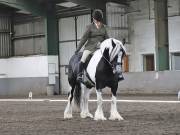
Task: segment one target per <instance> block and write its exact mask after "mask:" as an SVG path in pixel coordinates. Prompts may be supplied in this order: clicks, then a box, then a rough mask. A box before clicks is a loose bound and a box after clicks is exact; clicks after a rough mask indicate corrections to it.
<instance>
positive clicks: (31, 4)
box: [0, 0, 45, 16]
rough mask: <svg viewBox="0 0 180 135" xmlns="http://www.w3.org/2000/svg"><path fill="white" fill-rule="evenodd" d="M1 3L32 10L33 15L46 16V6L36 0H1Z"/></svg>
mask: <svg viewBox="0 0 180 135" xmlns="http://www.w3.org/2000/svg"><path fill="white" fill-rule="evenodd" d="M0 3H2V4H4V5H8V6H10V7H13V8H17V9H20V10H24V11H28V12H31V13H32V14H33V15H38V16H45V8H43V7H41V5H40V4H39V3H38V2H37V1H34V0H0Z"/></svg>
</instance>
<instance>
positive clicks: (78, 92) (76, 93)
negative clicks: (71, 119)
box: [74, 82, 81, 108]
mask: <svg viewBox="0 0 180 135" xmlns="http://www.w3.org/2000/svg"><path fill="white" fill-rule="evenodd" d="M74 103H75V104H76V106H77V107H78V108H80V103H81V84H80V83H79V82H77V83H76V87H75V91H74Z"/></svg>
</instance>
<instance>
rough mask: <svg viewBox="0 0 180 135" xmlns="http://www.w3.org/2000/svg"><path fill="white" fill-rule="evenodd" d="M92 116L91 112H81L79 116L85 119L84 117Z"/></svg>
mask: <svg viewBox="0 0 180 135" xmlns="http://www.w3.org/2000/svg"><path fill="white" fill-rule="evenodd" d="M88 117H89V118H93V115H92V114H91V113H81V118H83V119H85V118H88Z"/></svg>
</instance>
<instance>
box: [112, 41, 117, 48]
mask: <svg viewBox="0 0 180 135" xmlns="http://www.w3.org/2000/svg"><path fill="white" fill-rule="evenodd" d="M115 46H116V44H115V43H114V41H113V39H112V47H113V48H114V47H115Z"/></svg>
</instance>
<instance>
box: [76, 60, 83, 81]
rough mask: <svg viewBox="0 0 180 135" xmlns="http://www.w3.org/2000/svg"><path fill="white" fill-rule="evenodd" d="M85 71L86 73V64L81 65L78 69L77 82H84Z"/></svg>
mask: <svg viewBox="0 0 180 135" xmlns="http://www.w3.org/2000/svg"><path fill="white" fill-rule="evenodd" d="M83 71H84V63H83V62H80V63H79V69H78V75H77V81H79V82H82V79H83Z"/></svg>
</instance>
